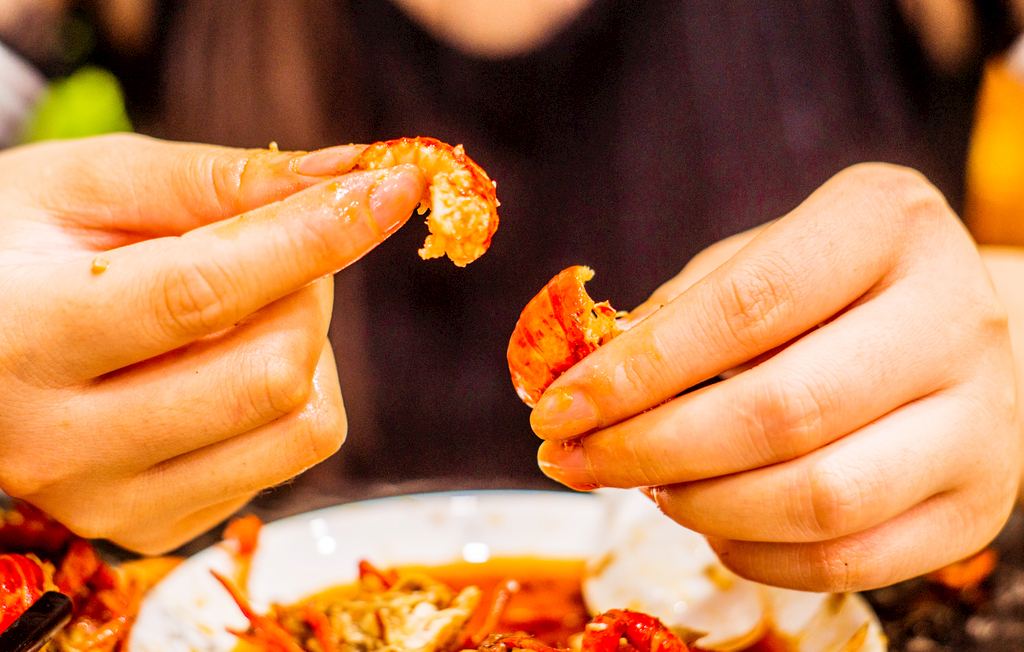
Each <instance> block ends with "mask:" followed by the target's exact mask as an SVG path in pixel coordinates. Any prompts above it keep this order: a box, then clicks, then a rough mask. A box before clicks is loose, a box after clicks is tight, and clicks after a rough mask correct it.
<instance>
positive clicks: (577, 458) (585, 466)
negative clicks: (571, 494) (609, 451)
mask: <svg viewBox="0 0 1024 652" xmlns="http://www.w3.org/2000/svg"><path fill="white" fill-rule="evenodd" d="M537 466H539V467H540V470H541V471H542V472H543V473H544V475H546V476H548V477H549V478H551V479H552V480H554V481H556V482H561V483H562V484H564V485H565V486H567V487H571V488H572V489H576V490H577V491H591V490H593V489H597V488H598V487H600V486H601V485H600V484H598V482H597V480H596V479H595V478H594V474H593V472H592V471H591V470H590V464H589V463H588V462H587V454H586V450H585V449H584V447H583V444H581V443H580V442H579V441H575V440H574V441H546V442H544V443H543V444H541V446H540V450H539V451H537Z"/></svg>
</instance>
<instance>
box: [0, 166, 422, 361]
mask: <svg viewBox="0 0 1024 652" xmlns="http://www.w3.org/2000/svg"><path fill="white" fill-rule="evenodd" d="M425 186H426V180H425V179H424V178H423V175H422V173H421V172H420V171H419V169H418V168H415V167H414V166H409V165H402V166H397V167H395V168H391V169H390V170H381V171H369V172H355V173H351V174H348V175H345V176H344V177H341V178H339V179H336V180H334V181H330V182H325V183H322V184H319V185H316V186H313V187H311V188H307V189H306V190H304V191H301V192H299V193H296V194H294V195H292V196H291V197H288V198H287V199H285V200H283V201H280V202H276V203H273V204H269V205H267V206H263V207H261V208H258V209H256V210H254V211H251V212H249V213H245V214H243V215H240V216H238V217H235V218H232V219H230V220H226V221H223V222H218V223H216V224H211V225H208V226H205V227H202V228H199V229H196V230H194V231H191V232H189V233H187V234H185V235H184V236H182V237H179V238H160V239H155V240H147V241H144V242H141V243H138V244H134V245H130V246H127V247H122V248H120V249H115V250H113V251H110V252H107V253H105V254H103V255H102V256H103V258H104V259H105V260H104V264H103V267H102V269H97V267H96V264H95V262H94V261H90V260H77V261H73V262H70V263H64V264H60V265H53V266H46V267H45V271H41V270H36V269H35V268H34V267H33V268H29V269H27V270H24V269H23V270H22V273H21V275H20V277H19V278H18V279H17V280H15V281H14V282H15V283H18V282H21V283H25V284H26V285H28V286H29V287H26V288H24V289H23V291H21V292H15V293H12V294H13V295H14V296H18V297H27V298H23V299H21V303H22V304H23V305H21V306H9V308H13V309H19V308H20V309H21V310H22V311H23V312H24V314H33V315H35V316H36V318H35V319H34V322H33V323H34V324H36V325H37V328H38V331H37V332H35V333H34V337H31V338H26V339H27V340H28V341H29V344H28V346H29V347H38V349H37V350H35V351H25V352H22V353H23V354H24V355H28V356H32V355H35V356H38V355H40V354H42V355H45V356H47V357H48V358H50V359H55V365H54V366H55V367H56V369H55V371H56V372H57V373H58V374H59V377H64V378H66V377H67V376H69V375H70V376H71V377H72V378H73V379H80V380H81V379H88V378H94V377H96V376H98V375H101V374H104V373H107V372H109V371H113V370H115V369H119V368H122V367H125V366H127V365H130V364H133V363H135V362H139V361H141V360H145V359H148V358H151V357H153V356H156V355H159V354H161V353H164V352H166V351H170V350H173V349H176V348H178V347H180V346H183V345H184V344H187V343H188V342H191V341H193V340H196V339H198V338H200V337H203V336H205V335H208V334H212V333H215V332H218V331H220V330H223V329H225V328H228V327H230V326H232V325H233V324H235V323H237V322H238V321H240V320H241V319H243V318H244V317H245V316H246V315H248V314H250V313H252V312H254V311H256V310H258V309H259V308H262V307H263V306H265V305H267V304H269V303H271V302H273V301H275V300H277V299H279V298H281V297H283V296H285V295H287V294H290V293H291V292H293V291H295V290H297V289H298V288H301V287H303V286H305V285H307V284H309V283H311V282H312V281H314V280H316V279H318V278H321V277H324V276H327V275H329V274H333V273H334V272H336V271H338V270H339V269H342V268H344V267H346V266H347V265H349V264H351V263H353V262H354V261H356V260H358V259H359V258H360V257H361V256H363V255H364V254H365V253H367V252H368V251H369V250H370V249H372V248H373V247H375V246H376V245H378V244H379V243H380V242H382V241H383V240H384V239H385V238H387V237H388V236H389V235H390V234H391V233H393V232H394V231H395V230H397V229H398V228H399V227H400V226H401V225H402V224H404V223H405V221H406V220H407V219H408V218H409V216H410V215H411V214H412V212H413V210H414V209H415V207H416V206H417V204H418V203H419V201H420V198H421V197H422V195H423V192H424V188H425ZM40 280H41V281H42V282H40ZM54 343H56V344H57V347H56V349H55V347H54ZM55 352H56V353H57V354H56V355H55Z"/></svg>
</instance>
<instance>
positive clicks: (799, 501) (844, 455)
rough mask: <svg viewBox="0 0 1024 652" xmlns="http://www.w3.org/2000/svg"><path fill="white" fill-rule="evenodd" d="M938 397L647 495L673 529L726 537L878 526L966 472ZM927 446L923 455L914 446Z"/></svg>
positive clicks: (950, 487)
mask: <svg viewBox="0 0 1024 652" xmlns="http://www.w3.org/2000/svg"><path fill="white" fill-rule="evenodd" d="M959 403H960V401H959V400H956V399H952V398H951V397H949V396H946V395H944V393H939V394H936V395H933V396H929V397H927V398H925V399H922V400H920V401H917V402H915V403H913V404H911V405H908V406H906V407H904V408H902V409H900V410H898V411H896V412H894V413H892V414H890V415H888V416H886V417H884V418H882V419H879V420H878V421H876V422H874V423H872V424H870V425H868V426H866V427H864V428H862V429H861V430H859V431H857V432H855V433H853V434H850V435H847V436H846V437H844V438H842V439H840V440H838V441H836V442H833V443H832V444H829V445H828V446H825V447H824V448H821V449H819V450H816V451H815V452H813V453H811V454H809V455H805V456H803V457H800V458H798V459H795V460H791V461H789V462H785V463H782V464H775V465H772V466H766V467H763V468H759V469H755V470H753V471H748V472H746V473H735V474H732V475H727V476H723V477H719V478H713V479H710V480H702V481H697V482H690V483H685V484H678V485H669V486H667V487H658V488H655V489H653V490H652V495H653V496H654V498H655V501H656V502H657V503H658V507H659V508H660V509H661V510H662V511H663V512H665V513H666V514H667V515H669V516H670V517H671V518H673V519H674V520H676V521H677V522H679V523H681V524H682V525H684V526H686V527H688V528H690V529H693V530H696V531H698V532H701V533H703V534H707V535H710V536H716V537H720V538H725V539H737V540H744V541H776V542H806V541H827V540H829V539H837V538H840V537H843V536H847V535H851V534H856V533H857V532H861V531H863V530H867V529H869V528H871V527H874V526H876V525H878V524H880V523H883V522H885V521H887V520H889V519H891V518H894V517H896V516H897V515H899V514H901V513H903V512H905V511H907V510H909V509H911V508H912V507H914V506H915V505H917V504H919V503H922V502H924V501H925V500H927V499H929V498H931V497H932V496H935V495H938V494H940V493H944V492H948V491H954V490H957V489H959V488H960V486H961V485H963V484H964V481H965V479H966V478H968V477H970V475H971V474H972V473H974V465H972V464H965V455H964V452H963V446H964V444H965V443H966V442H965V440H966V441H969V440H970V437H969V435H968V433H972V431H973V429H974V424H973V423H972V422H971V419H970V418H969V417H965V416H964V415H963V413H962V410H960V409H959ZM924 438H927V441H928V446H927V448H926V449H922V446H921V441H922V440H923V439H924Z"/></svg>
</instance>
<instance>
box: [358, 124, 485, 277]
mask: <svg viewBox="0 0 1024 652" xmlns="http://www.w3.org/2000/svg"><path fill="white" fill-rule="evenodd" d="M403 163H411V164H413V165H415V166H417V167H419V168H420V169H421V170H422V171H423V174H424V175H425V176H426V177H427V181H428V182H429V185H428V187H427V191H426V193H425V194H424V196H423V198H422V199H421V200H420V207H421V209H429V211H430V212H429V214H428V215H427V228H428V229H429V230H430V235H428V236H427V240H426V242H425V243H424V244H423V248H422V249H420V251H419V254H420V257H421V258H423V259H428V258H439V257H441V256H443V255H445V254H447V255H448V257H449V258H451V260H452V262H454V263H455V264H456V265H458V266H459V267H465V266H466V265H467V264H469V263H471V262H473V261H474V260H476V259H477V258H479V257H480V256H481V255H482V254H483V253H484V252H485V251H487V247H488V246H490V244H491V236H493V235H494V231H495V229H497V228H498V205H499V202H498V198H497V195H496V192H495V183H494V182H493V181H491V179H490V178H489V177H488V176H487V173H486V172H484V170H483V168H481V167H480V166H479V165H477V164H476V163H475V162H474V161H473V160H472V159H471V158H469V157H468V156H466V152H465V150H464V149H463V148H462V145H457V146H455V147H452V146H451V145H448V144H446V143H442V142H441V141H439V140H436V139H434V138H399V139H397V140H388V141H384V142H379V143H374V144H372V145H370V146H369V147H367V148H366V151H364V152H363V153H362V154H361V155H360V157H359V159H358V160H357V161H356V165H355V169H357V170H379V169H382V168H390V167H394V166H396V165H402V164H403Z"/></svg>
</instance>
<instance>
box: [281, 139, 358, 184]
mask: <svg viewBox="0 0 1024 652" xmlns="http://www.w3.org/2000/svg"><path fill="white" fill-rule="evenodd" d="M364 149H366V148H365V147H364V146H362V145H338V146H337V147H328V148H327V149H318V150H317V151H315V152H310V153H309V154H306V155H304V156H302V157H301V158H299V159H298V162H297V163H296V164H295V171H296V172H298V173H299V174H305V175H307V176H313V177H319V176H333V175H336V174H340V173H342V172H348V171H349V170H351V169H352V166H353V165H355V163H356V159H357V158H359V155H360V154H362V153H363V150H364Z"/></svg>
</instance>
